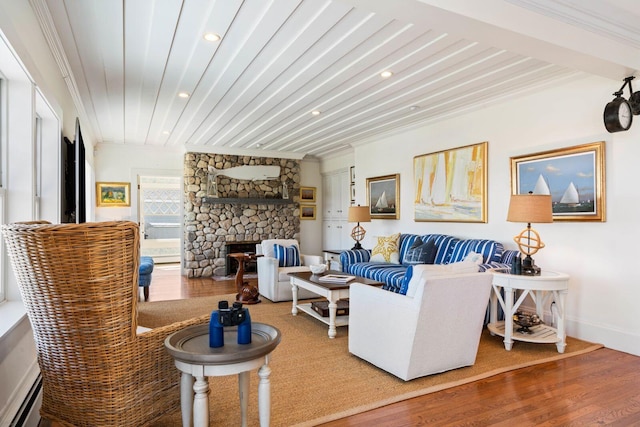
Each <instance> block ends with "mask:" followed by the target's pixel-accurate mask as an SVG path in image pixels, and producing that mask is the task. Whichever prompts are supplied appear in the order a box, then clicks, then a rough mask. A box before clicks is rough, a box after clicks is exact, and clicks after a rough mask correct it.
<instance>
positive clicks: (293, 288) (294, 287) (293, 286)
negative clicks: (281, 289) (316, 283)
mask: <svg viewBox="0 0 640 427" xmlns="http://www.w3.org/2000/svg"><path fill="white" fill-rule="evenodd" d="M294 280H295V279H294V278H291V295H292V296H293V305H292V307H291V314H293V315H294V316H296V315H297V314H298V285H296V284H295V283H294Z"/></svg>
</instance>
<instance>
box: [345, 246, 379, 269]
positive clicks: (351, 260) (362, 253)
mask: <svg viewBox="0 0 640 427" xmlns="http://www.w3.org/2000/svg"><path fill="white" fill-rule="evenodd" d="M370 259H371V252H369V251H368V250H367V249H349V250H348V251H344V252H342V253H341V254H340V264H341V265H342V271H344V272H348V271H349V269H348V267H349V265H350V264H355V263H357V262H368V261H369V260H370Z"/></svg>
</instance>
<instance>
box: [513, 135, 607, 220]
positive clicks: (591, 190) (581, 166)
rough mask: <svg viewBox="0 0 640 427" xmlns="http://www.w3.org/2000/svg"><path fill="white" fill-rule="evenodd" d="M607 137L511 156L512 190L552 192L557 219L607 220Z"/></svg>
mask: <svg viewBox="0 0 640 427" xmlns="http://www.w3.org/2000/svg"><path fill="white" fill-rule="evenodd" d="M604 155H605V144H604V141H599V142H593V143H590V144H584V145H576V146H573V147H567V148H561V149H557V150H550V151H543V152H539V153H534V154H528V155H526V156H519V157H512V158H511V190H512V192H513V194H526V193H528V192H530V191H531V192H533V193H534V194H550V195H551V203H552V206H553V220H554V221H601V222H604V221H605V169H604V168H605V159H604Z"/></svg>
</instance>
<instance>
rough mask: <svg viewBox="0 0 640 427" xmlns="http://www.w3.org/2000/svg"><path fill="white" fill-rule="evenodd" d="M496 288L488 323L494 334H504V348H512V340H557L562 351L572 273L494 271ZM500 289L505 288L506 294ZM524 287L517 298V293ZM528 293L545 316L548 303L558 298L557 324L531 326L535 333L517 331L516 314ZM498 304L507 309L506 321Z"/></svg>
mask: <svg viewBox="0 0 640 427" xmlns="http://www.w3.org/2000/svg"><path fill="white" fill-rule="evenodd" d="M492 274H493V292H492V293H491V312H490V323H489V325H488V326H487V327H488V328H489V331H490V332H491V334H492V335H499V336H502V337H504V348H505V349H507V350H511V347H512V346H513V341H514V340H516V341H526V342H532V343H552V344H556V347H557V348H558V352H559V353H564V349H565V347H566V332H565V325H564V320H565V319H564V315H565V313H564V312H565V299H566V295H567V292H568V289H569V275H567V274H564V273H558V272H555V271H545V270H543V271H542V274H541V275H540V276H525V275H515V274H509V273H501V272H497V271H494V272H493V273H492ZM501 289H504V298H503V297H502V293H501V292H500V291H501ZM516 291H521V292H520V295H519V297H518V299H517V300H516V301H515V302H514V294H515V292H516ZM527 295H531V297H532V298H533V300H534V302H535V304H536V314H537V315H538V316H539V317H540V318H541V319H542V318H543V314H544V308H545V307H546V306H547V304H551V302H555V306H556V309H557V319H556V321H557V325H556V327H555V328H554V327H551V326H548V325H545V324H541V325H538V326H534V327H532V328H531V330H532V332H533V333H532V334H523V333H519V332H514V330H513V320H512V319H513V315H514V314H515V313H516V312H517V311H518V308H520V305H521V304H522V303H523V301H524V300H525V298H526V297H527ZM498 304H500V306H501V307H502V309H503V310H504V316H505V321H498Z"/></svg>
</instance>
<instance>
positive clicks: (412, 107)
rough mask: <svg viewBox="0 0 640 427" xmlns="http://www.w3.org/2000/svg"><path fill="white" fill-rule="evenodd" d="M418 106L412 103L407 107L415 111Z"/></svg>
mask: <svg viewBox="0 0 640 427" xmlns="http://www.w3.org/2000/svg"><path fill="white" fill-rule="evenodd" d="M418 108H420V107H418V106H417V105H412V106H411V107H409V110H411V111H416V110H417V109H418Z"/></svg>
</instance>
